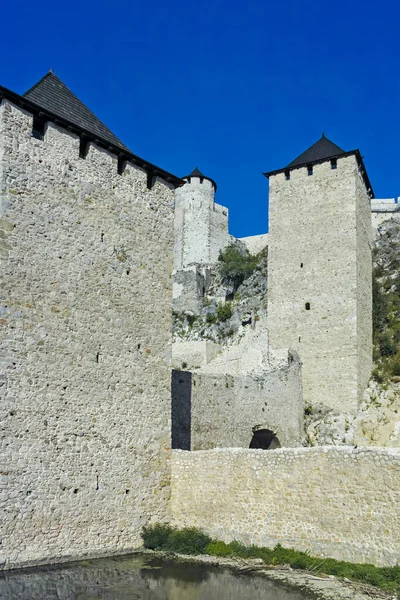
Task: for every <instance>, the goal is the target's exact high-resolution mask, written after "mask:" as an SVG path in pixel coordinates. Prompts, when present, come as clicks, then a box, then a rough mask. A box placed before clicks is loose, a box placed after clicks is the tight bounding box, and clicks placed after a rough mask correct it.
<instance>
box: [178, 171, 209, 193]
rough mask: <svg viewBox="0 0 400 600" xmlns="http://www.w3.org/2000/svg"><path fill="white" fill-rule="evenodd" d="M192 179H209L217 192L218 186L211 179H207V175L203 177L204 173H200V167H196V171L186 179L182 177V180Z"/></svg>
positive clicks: (186, 176)
mask: <svg viewBox="0 0 400 600" xmlns="http://www.w3.org/2000/svg"><path fill="white" fill-rule="evenodd" d="M191 177H199V178H200V179H207V181H211V183H212V184H213V186H214V188H215V190H217V184H216V183H215V181H214V179H211V177H207V175H203V173H202V172H201V171H200V169H199V167H196V168H195V169H193V171H192V172H191V173H190V175H185V176H184V177H182V179H190V178H191Z"/></svg>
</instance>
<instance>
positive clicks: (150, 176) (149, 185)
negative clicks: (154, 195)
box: [147, 171, 154, 190]
mask: <svg viewBox="0 0 400 600" xmlns="http://www.w3.org/2000/svg"><path fill="white" fill-rule="evenodd" d="M153 183H154V176H153V171H147V189H148V190H151V188H152V187H153Z"/></svg>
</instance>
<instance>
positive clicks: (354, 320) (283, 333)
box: [268, 156, 372, 412]
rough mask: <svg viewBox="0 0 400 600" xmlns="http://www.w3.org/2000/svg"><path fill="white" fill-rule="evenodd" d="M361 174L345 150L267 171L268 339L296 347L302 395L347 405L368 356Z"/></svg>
mask: <svg viewBox="0 0 400 600" xmlns="http://www.w3.org/2000/svg"><path fill="white" fill-rule="evenodd" d="M359 177H360V176H359V173H358V165H357V161H356V159H355V157H354V156H348V157H344V158H340V159H338V161H337V168H336V169H332V168H331V164H330V161H327V162H324V163H322V164H317V165H314V167H313V174H312V175H311V176H309V175H308V172H307V168H305V167H304V168H300V169H294V170H292V171H291V173H290V180H286V178H285V174H284V173H280V174H278V175H275V176H273V177H271V178H270V198H269V221H270V227H269V231H270V233H269V246H268V247H269V257H268V278H269V290H268V294H269V295H268V321H269V328H270V335H271V345H272V346H275V347H290V348H293V349H294V350H296V351H297V352H298V353H299V355H300V358H301V359H302V361H303V383H304V398H305V400H307V401H311V402H315V403H323V404H326V405H327V406H331V407H333V408H336V409H338V410H343V411H353V412H355V411H356V410H357V404H358V401H359V399H360V397H361V388H362V387H363V385H364V382H365V380H366V376H365V375H366V372H367V371H368V370H369V367H370V364H371V358H370V357H369V358H367V357H366V354H367V352H370V348H371V340H367V335H369V334H368V333H367V332H370V314H371V309H372V307H371V305H370V304H369V303H370V299H371V292H370V288H371V275H370V269H369V268H368V267H367V261H368V260H370V252H371V249H370V247H369V245H368V241H369V240H370V239H371V238H370V234H368V232H367V222H366V218H367V217H366V214H367V211H369V199H368V197H367V194H366V192H365V190H362V189H361V188H360V186H362V185H363V183H362V182H361V181H359ZM356 212H357V213H358V216H357V217H356ZM358 262H359V263H361V264H360V265H358ZM367 304H369V309H368V311H369V312H368V314H367ZM361 346H363V348H364V349H365V351H364V353H363V360H364V361H365V366H364V371H365V372H363V373H361V371H360V368H361V367H360V364H359V359H358V350H359V348H360V347H361Z"/></svg>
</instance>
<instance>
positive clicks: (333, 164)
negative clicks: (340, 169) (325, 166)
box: [331, 158, 337, 169]
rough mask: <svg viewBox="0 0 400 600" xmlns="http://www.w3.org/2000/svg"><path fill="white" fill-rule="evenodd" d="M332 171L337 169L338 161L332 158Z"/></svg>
mask: <svg viewBox="0 0 400 600" xmlns="http://www.w3.org/2000/svg"><path fill="white" fill-rule="evenodd" d="M331 169H337V159H336V158H332V160H331Z"/></svg>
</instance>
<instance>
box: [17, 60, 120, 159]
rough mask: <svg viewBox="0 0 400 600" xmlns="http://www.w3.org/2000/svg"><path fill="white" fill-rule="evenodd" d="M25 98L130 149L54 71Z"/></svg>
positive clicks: (96, 134)
mask: <svg viewBox="0 0 400 600" xmlns="http://www.w3.org/2000/svg"><path fill="white" fill-rule="evenodd" d="M23 96H24V98H27V99H28V100H31V101H32V102H34V103H35V104H38V105H39V106H41V107H42V108H44V109H45V110H49V111H51V112H53V113H55V114H56V115H58V116H59V117H62V118H64V119H67V121H69V122H70V123H73V124H74V125H77V126H78V127H82V128H83V129H85V130H87V131H90V132H91V133H93V134H94V135H95V136H98V137H100V138H102V139H104V140H106V141H107V142H110V144H113V145H114V146H119V147H120V148H121V149H124V150H128V148H127V147H126V146H125V145H124V144H123V143H122V142H121V140H119V139H118V138H117V137H116V136H115V135H114V134H113V133H112V132H111V131H110V130H109V129H108V127H106V126H105V125H104V123H102V122H101V121H100V119H98V118H97V117H96V115H95V114H93V113H92V111H91V110H89V109H88V107H87V106H85V105H84V104H83V102H81V101H80V100H79V98H77V97H76V96H75V94H73V93H72V92H71V90H70V89H69V88H68V87H67V86H66V85H65V83H63V82H62V81H61V79H59V78H58V77H57V76H56V75H54V73H53V72H52V71H50V72H49V73H47V74H46V75H45V76H44V77H42V79H40V81H38V82H37V83H36V84H35V85H34V86H33V87H31V88H30V89H29V90H28V91H27V92H25V94H23Z"/></svg>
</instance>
